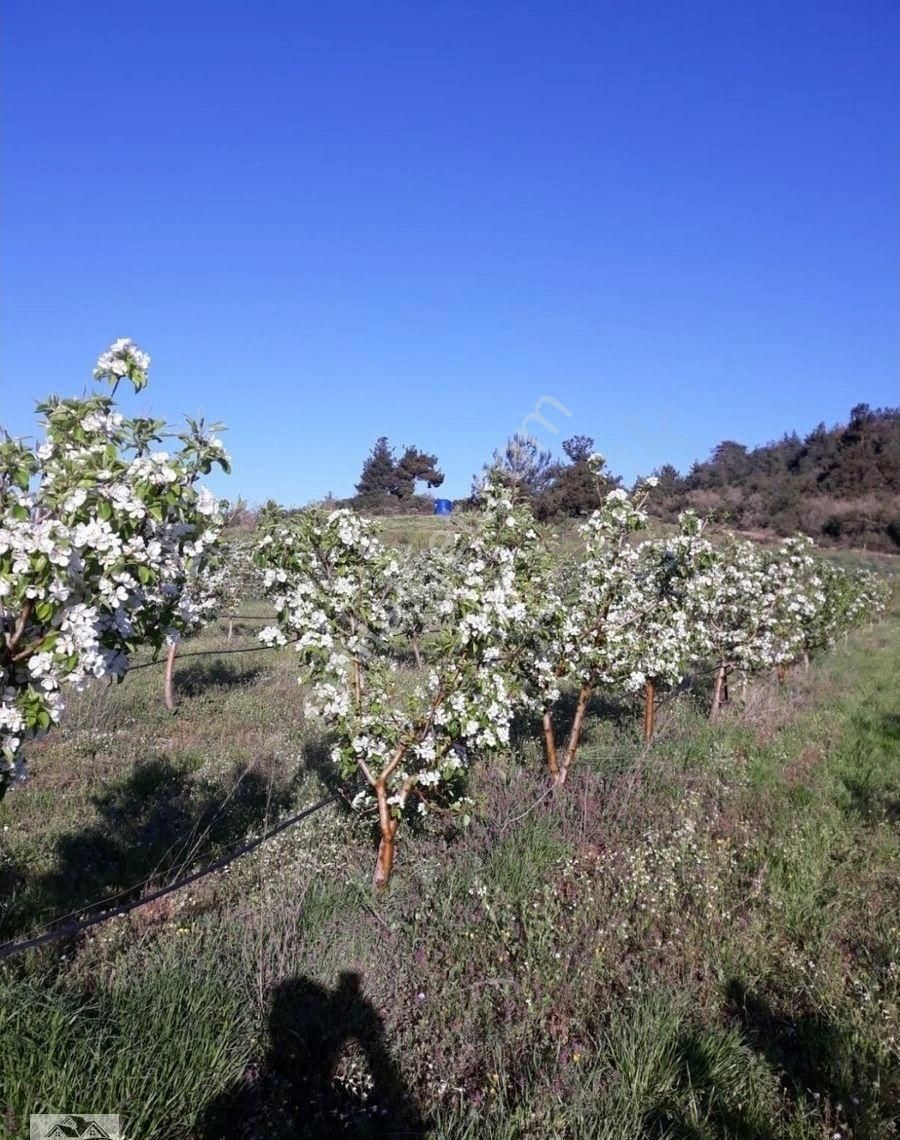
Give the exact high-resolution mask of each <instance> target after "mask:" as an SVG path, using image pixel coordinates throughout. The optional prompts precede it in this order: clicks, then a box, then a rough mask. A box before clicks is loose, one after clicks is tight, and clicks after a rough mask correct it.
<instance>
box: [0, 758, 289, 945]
mask: <svg viewBox="0 0 900 1140" xmlns="http://www.w3.org/2000/svg"><path fill="white" fill-rule="evenodd" d="M302 779H303V774H302V772H300V773H298V774H297V775H296V776H295V777H294V779H293V780H290V781H276V780H275V778H274V777H273V776H272V775H271V774H270V773H264V772H259V771H252V770H251V771H247V770H246V769H241V768H237V769H235V771H234V772H233V773H232V776H231V778H230V779H228V780H226V781H224V782H223V784H222V785H221V786H219V787H210V786H208V785H206V786H204V785H198V783H197V781H196V780H195V779H192V778H191V776H190V774H189V773H188V772H186V771H184V770H183V769H180V768H176V767H175V766H174V765H172V764H171V763H170V762H169V761H167V760H163V759H155V760H150V761H147V762H146V763H144V764H141V765H139V766H138V767H136V768H135V769H134V770H133V771H132V773H131V774H130V775H129V776H128V778H127V779H126V780H124V781H123V782H122V783H120V784H117V785H115V786H113V787H112V788H109V789H107V790H105V791H103V792H102V793H101V794H100V795H97V796H94V797H93V798H92V802H93V805H94V807H95V809H96V811H97V813H98V815H99V819H96V820H95V819H93V818H92V820H91V822H90V823H88V824H87V825H86V826H83V827H80V828H77V829H76V830H74V831H72V832H68V833H66V834H64V835H61V836H59V837H58V838H57V839H56V840H55V842H54V862H53V865H52V866H51V868H50V869H49V870H47V871H45V872H42V873H40V874H38V875H33V876H31V875H28V873H27V869H26V871H25V872H24V874H23V873H20V874H19V875H18V876H17V878H18V882H17V887H18V890H17V893H16V897H15V898H13V899H12V900H11V901H10V903H9V906H8V909H7V913H6V914H4V915H3V918H2V924H0V935H2V937H3V938H4V939H9V938H13V937H16V936H17V935H20V934H22V933H23V932H24V931H27V930H31V929H33V928H34V927H35V926H37V925H40V924H45V923H48V922H52V921H54V920H56V919H57V917H59V916H62V915H63V914H69V913H71V912H78V911H79V910H80V909H83V908H85V907H88V906H90V905H91V904H93V903H94V902H96V901H98V900H100V899H104V898H107V897H108V896H110V895H112V894H114V893H116V892H120V891H121V892H123V893H122V894H121V895H119V896H118V897H117V898H115V899H114V900H112V901H111V902H110V903H109V905H110V906H112V905H115V903H118V902H125V901H127V900H129V899H131V898H136V897H138V896H139V895H140V893H141V891H140V888H139V887H138V889H134V888H135V887H136V886H137V885H138V884H141V883H142V882H143V881H144V880H146V879H147V878H149V877H150V876H153V880H154V884H155V885H159V884H161V883H163V882H165V881H169V880H171V879H172V878H173V877H174V876H176V875H177V874H179V873H180V872H182V871H186V870H189V869H191V868H193V867H195V866H197V865H200V864H202V863H204V862H206V861H208V860H210V859H212V858H214V857H215V856H216V855H219V854H222V853H223V852H224V851H226V850H229V849H231V848H233V847H234V846H236V845H237V844H239V843H240V841H241V840H242V839H244V838H245V836H246V835H247V834H248V832H250V831H252V830H254V829H256V828H258V827H259V826H260V825H262V824H263V823H264V822H265V821H266V819H268V818H270V817H273V816H276V815H277V814H278V813H279V812H280V811H283V810H284V809H285V808H287V807H288V806H289V805H290V804H291V803H292V802H293V799H294V795H295V792H296V783H297V781H299V780H302Z"/></svg>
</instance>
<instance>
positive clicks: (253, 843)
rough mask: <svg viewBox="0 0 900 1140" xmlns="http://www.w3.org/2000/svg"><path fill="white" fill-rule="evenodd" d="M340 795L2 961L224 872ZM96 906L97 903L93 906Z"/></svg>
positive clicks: (25, 943) (13, 950)
mask: <svg viewBox="0 0 900 1140" xmlns="http://www.w3.org/2000/svg"><path fill="white" fill-rule="evenodd" d="M341 798H342V796H341V793H340V792H332V794H331V795H330V796H326V797H325V799H322V800H319V801H318V803H315V804H313V805H312V807H308V808H305V809H304V810H303V811H301V812H298V813H297V814H296V815H292V816H291V817H290V818H289V819H283V820H281V821H280V822H279V823H276V824H275V825H274V826H273V827H270V828H269V829H268V831H265V832H263V834H262V835H260V836H257V838H256V839H251V840H250V842H249V843H242V844H241V846H240V847H238V848H237V849H236V850H234V851H230V852H229V853H228V854H227V855H223V856H222V857H221V858H220V859H216V860H215V862H213V863H210V865H209V866H208V867H204V868H203V869H202V870H200V871H194V872H193V873H192V874H190V875H185V876H184V877H183V878H180V879H176V880H175V881H174V882H173V883H169V884H168V886H165V887H160V888H159V890H156V891H153V892H152V893H151V894H149V895H145V896H144V897H143V898H138V899H133V900H132V901H131V902H127V903H122V905H121V906H117V907H115V908H114V909H113V910H110V911H105V912H104V913H103V914H97V915H94V916H93V917H91V918H85V919H82V920H81V921H80V922H70V923H68V924H67V925H66V926H60V927H57V928H56V929H49V930H44V931H43V932H42V933H41V934H36V935H34V936H33V937H32V938H26V939H23V940H22V941H20V942H5V943H3V944H2V945H0V959H3V958H12V957H13V956H14V955H16V954H22V953H24V951H26V950H32V949H34V948H35V947H36V946H45V945H46V944H47V943H49V942H57V941H59V939H61V938H68V937H70V936H71V935H73V934H80V933H81V931H83V930H88V929H90V927H92V926H99V925H100V923H102V922H109V921H110V919H113V918H118V917H119V916H120V915H123V914H128V913H129V912H130V911H132V910H137V908H138V907H141V906H146V905H147V903H151V902H154V901H155V900H156V899H161V898H163V897H164V896H165V895H170V894H172V892H173V891H179V890H181V889H182V887H186V886H188V885H189V884H190V883H196V882H197V880H198V879H204V878H206V876H207V875H211V874H213V873H214V872H215V871H221V870H222V868H223V867H227V866H228V865H229V863H233V862H234V861H235V859H239V858H241V856H243V855H247V854H249V852H251V851H255V850H256V848H257V847H260V846H262V844H263V843H265V842H266V841H267V840H269V839H272V838H273V837H274V836H276V835H278V834H279V833H280V832H282V831H285V830H287V828H289V827H293V826H294V824H295V823H300V821H301V820H304V819H308V818H309V816H311V815H314V814H315V813H316V812H317V811H321V810H322V808H324V807H328V805H329V804H332V803H334V802H335V801H336V800H338V799H341ZM93 905H94V906H97V905H98V904H97V903H94V904H93ZM83 909H84V910H91V909H92V908H91V906H86V907H84V908H83Z"/></svg>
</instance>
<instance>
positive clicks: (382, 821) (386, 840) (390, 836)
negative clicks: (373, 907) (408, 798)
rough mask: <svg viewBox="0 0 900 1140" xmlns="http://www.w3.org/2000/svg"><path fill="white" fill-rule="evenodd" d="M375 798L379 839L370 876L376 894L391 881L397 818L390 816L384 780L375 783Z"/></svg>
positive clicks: (381, 891)
mask: <svg viewBox="0 0 900 1140" xmlns="http://www.w3.org/2000/svg"><path fill="white" fill-rule="evenodd" d="M375 798H376V800H377V801H378V828H379V830H380V832H381V839H380V840H379V843H378V854H377V855H376V857H375V873H374V874H373V876H372V886H373V888H374V889H375V893H376V894H382V893H383V892H384V891H385V890H387V886H388V883H389V882H390V881H391V872H392V871H393V869H394V837H395V836H396V834H397V825H398V823H399V822H400V821H399V820H396V819H392V818H391V809H390V805H389V804H388V802H387V785H386V783H385V781H384V780H379V781H378V782H377V783H376V784H375Z"/></svg>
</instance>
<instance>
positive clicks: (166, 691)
mask: <svg viewBox="0 0 900 1140" xmlns="http://www.w3.org/2000/svg"><path fill="white" fill-rule="evenodd" d="M177 652H178V642H177V641H173V642H172V644H171V645H170V646H169V651H168V653H167V654H166V670H165V676H164V680H163V697H164V698H165V702H166V708H167V709H168V710H169V712H175V654H176V653H177Z"/></svg>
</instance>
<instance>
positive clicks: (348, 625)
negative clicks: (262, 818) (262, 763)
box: [259, 482, 537, 891]
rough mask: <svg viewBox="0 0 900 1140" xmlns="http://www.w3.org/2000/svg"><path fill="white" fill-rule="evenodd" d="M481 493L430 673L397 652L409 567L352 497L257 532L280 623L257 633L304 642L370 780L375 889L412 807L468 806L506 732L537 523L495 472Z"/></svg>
mask: <svg viewBox="0 0 900 1140" xmlns="http://www.w3.org/2000/svg"><path fill="white" fill-rule="evenodd" d="M481 500H482V505H481V509H480V510H479V511H478V512H477V513H475V515H474V518H473V520H472V524H471V527H470V528H468V529H466V530H464V531H462V532H461V533H459V534H458V535H456V536H455V539H454V545H453V548H452V553H451V556H450V558H449V559H448V566H449V567H451V568H452V571H453V576H452V580H451V581H450V582H448V583H447V589H446V592H445V594H444V596H443V597H442V598H441V601H440V603H439V606H438V609H439V613H440V619H441V623H442V625H441V630H440V632H439V633H438V634H437V636H436V638H435V641H434V645H433V653H432V660H431V661H430V662H429V663H428V665H427V668H426V669H425V670H424V673H425V675H424V676H421V675H419V676H413V675H411V674H410V673H409V671H405V670H401V669H400V668H399V666H398V663H397V661H396V659H395V646H394V642H395V636H394V632H395V628H394V622H393V612H394V609H395V607H396V605H397V604H398V599H397V590H398V588H399V586H400V584H401V582H402V576H401V574H400V568H399V564H398V560H397V558H396V556H395V555H394V554H392V553H391V552H390V551H389V550H387V549H386V548H385V547H384V546H383V545H382V544H381V542H380V541H379V540H378V538H377V536H376V535H375V533H374V531H373V528H372V525H371V524H370V523H368V522H366V521H365V520H363V519H362V518H360V517H359V516H358V515H356V514H355V513H353V512H352V511H350V510H347V509H341V510H337V511H333V512H331V513H330V514H324V513H322V512H321V511H318V510H310V511H306V512H302V513H301V514H300V515H298V516H295V517H294V518H292V519H290V520H285V519H281V520H278V519H275V520H269V522H268V524H267V528H266V533H265V535H264V537H263V538H262V540H261V543H260V547H259V559H260V562H261V564H262V565H263V566H264V567H265V571H266V573H265V577H266V586H267V590H268V592H269V595H270V597H271V599H272V601H273V603H274V605H275V608H276V611H277V616H278V625H277V626H274V627H270V628H269V629H266V630H263V631H261V633H260V635H259V636H260V638H261V640H263V641H265V642H267V643H269V644H282V645H283V644H286V643H287V642H288V640H292V641H293V642H294V644H295V649H296V651H297V653H298V655H299V657H300V663H301V681H305V682H306V683H307V684H308V694H309V703H308V708H309V711H310V712H311V713H312V714H314V715H316V716H318V717H319V718H321V720H322V721H323V722H324V724H325V725H326V726H327V727H328V729H329V730H330V732H331V734H332V737H333V747H332V752H331V755H332V758H333V760H334V762H335V763H336V765H337V766H338V768H339V770H340V771H341V773H342V775H343V776H344V777H346V778H351V777H354V776H356V777H358V776H362V778H363V779H364V781H365V784H366V787H365V789H364V790H363V791H361V792H360V793H359V794H358V795H357V796H356V798H355V801H354V802H355V805H356V806H357V807H359V808H361V809H365V808H374V809H375V812H376V815H377V819H378V829H379V845H378V854H377V858H376V864H375V871H374V876H373V883H374V887H375V889H376V890H378V891H380V890H383V889H384V888H385V887H386V886H387V884H388V882H389V879H390V876H391V871H392V867H393V863H394V852H395V841H396V835H397V829H398V826H399V823H400V820H401V818H402V816H403V814H404V813H405V812H407V811H409V810H415V811H417V812H419V813H422V814H426V813H428V812H429V811H430V810H431V809H432V808H435V807H437V808H446V809H450V810H457V811H460V810H463V808H464V806H465V803H466V802H467V801H466V798H465V781H464V777H465V773H466V769H467V766H468V764H469V762H470V758H471V756H472V755H483V754H485V753H487V752H490V751H492V750H495V749H498V748H502V747H504V746H506V745H507V744H508V741H509V730H510V722H511V720H512V716H513V696H512V694H511V691H510V685H509V683H508V675H509V671H510V668H511V665H510V662H511V659H512V658H513V657H514V656H515V654H516V653H517V652H518V646H517V633H518V626H519V623H520V622H521V621H522V619H523V617H524V614H525V602H524V592H525V589H526V585H525V583H524V581H523V579H522V574H524V573H527V567H528V565H529V562H530V557H529V551H530V550H531V549H532V548H533V547H534V545H535V544H536V542H537V535H536V533H535V531H534V528H533V527H532V526H531V521H530V518H529V516H528V515H527V514H526V513H525V512H524V511H523V510H522V509H521V508H519V507H518V506H516V505H515V504H514V502H513V500H512V498H511V495H510V492H509V491H508V490H506V489H505V488H503V487H501V486H499V485H497V484H493V483H491V482H487V483H486V484H485V486H484V487H483V488H482V491H481ZM413 804H414V807H413V806H412V805H413Z"/></svg>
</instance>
